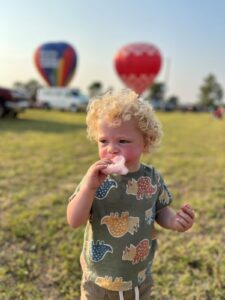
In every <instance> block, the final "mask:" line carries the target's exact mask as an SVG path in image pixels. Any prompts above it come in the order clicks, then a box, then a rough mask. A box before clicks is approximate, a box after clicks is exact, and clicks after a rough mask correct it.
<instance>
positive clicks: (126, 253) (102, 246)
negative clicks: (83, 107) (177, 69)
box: [67, 89, 194, 300]
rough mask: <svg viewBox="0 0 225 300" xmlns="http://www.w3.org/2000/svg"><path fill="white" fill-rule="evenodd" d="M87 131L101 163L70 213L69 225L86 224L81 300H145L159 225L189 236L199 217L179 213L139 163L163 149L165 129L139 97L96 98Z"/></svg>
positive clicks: (186, 209) (150, 170) (184, 210)
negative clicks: (143, 157) (158, 149)
mask: <svg viewBox="0 0 225 300" xmlns="http://www.w3.org/2000/svg"><path fill="white" fill-rule="evenodd" d="M87 131H88V136H89V138H91V139H92V140H94V141H96V142H97V145H98V153H99V160H98V161H96V162H95V163H93V164H92V165H91V166H90V168H89V169H88V171H87V173H86V174H85V176H84V177H83V179H82V181H81V183H80V184H79V186H78V187H77V189H76V191H75V193H74V194H73V195H72V196H71V197H70V202H69V204H68V207H67V220H68V223H69V224H70V225H71V226H72V227H74V228H77V227H79V226H81V225H82V224H86V229H85V234H84V243H83V250H82V254H81V267H82V271H83V278H82V283H81V299H82V300H86V299H88V300H101V299H110V300H111V299H120V300H122V299H127V300H128V299H130V300H133V299H135V300H137V299H142V300H147V299H149V298H150V290H151V286H152V284H153V283H152V276H151V266H152V262H153V259H154V254H155V250H156V235H155V231H154V222H155V221H156V222H157V223H158V224H159V225H160V226H162V227H164V228H167V229H171V230H175V231H180V232H184V231H186V230H188V229H189V228H191V227H192V225H193V222H194V212H193V211H192V209H191V207H190V206H189V205H183V206H182V207H181V209H180V210H179V211H178V212H174V211H173V210H172V209H171V208H170V207H169V205H170V203H171V201H172V196H171V194H170V192H169V190H168V188H167V186H166V184H165V182H164V180H163V178H162V176H161V175H160V173H159V172H158V171H157V170H156V169H155V168H154V167H153V166H148V165H146V164H143V163H141V161H140V160H141V156H142V154H145V153H152V151H153V150H154V149H155V148H156V147H157V146H159V143H160V140H161V135H162V131H161V126H160V123H159V121H158V120H157V119H156V117H155V115H154V112H153V110H152V107H151V105H150V104H149V103H147V102H146V101H144V100H142V99H141V98H139V97H138V95H137V94H136V93H135V92H133V91H131V90H129V89H126V90H122V91H121V92H119V93H112V92H108V93H106V94H105V95H103V96H102V97H99V98H96V99H94V100H92V101H91V102H90V104H89V106H88V112H87ZM121 157H122V159H121ZM117 161H119V162H120V164H121V165H120V166H119V167H118V166H116V164H117ZM123 162H124V165H123ZM113 164H114V165H115V168H114V165H113ZM110 167H111V168H110ZM121 170H122V171H121ZM121 174H122V175H121Z"/></svg>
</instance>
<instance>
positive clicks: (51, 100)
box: [37, 87, 89, 112]
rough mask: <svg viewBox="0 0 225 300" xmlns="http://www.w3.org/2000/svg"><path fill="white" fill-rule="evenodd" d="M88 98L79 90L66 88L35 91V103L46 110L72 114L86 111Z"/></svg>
mask: <svg viewBox="0 0 225 300" xmlns="http://www.w3.org/2000/svg"><path fill="white" fill-rule="evenodd" d="M88 101H89V99H88V97H87V96H85V95H84V94H82V93H81V92H80V90H79V89H70V88H66V87H44V88H40V89H38V91H37V102H38V104H39V105H40V106H41V107H44V108H47V109H51V108H53V109H60V110H69V111H72V112H77V111H86V107H87V105H88Z"/></svg>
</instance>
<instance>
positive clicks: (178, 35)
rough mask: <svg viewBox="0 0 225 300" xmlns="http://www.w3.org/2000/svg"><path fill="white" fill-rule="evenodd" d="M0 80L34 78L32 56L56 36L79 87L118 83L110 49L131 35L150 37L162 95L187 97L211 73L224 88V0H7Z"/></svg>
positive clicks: (0, 23) (1, 8)
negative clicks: (73, 57) (65, 46)
mask: <svg viewBox="0 0 225 300" xmlns="http://www.w3.org/2000/svg"><path fill="white" fill-rule="evenodd" d="M0 14H1V17H0V86H4V87H12V85H13V83H15V82H16V81H20V82H24V83H25V82H27V81H28V80H30V79H36V80H38V81H39V82H40V83H41V84H43V85H45V82H44V80H43V79H42V77H41V76H40V75H39V73H38V71H37V69H36V67H35V64H34V60H33V56H34V52H35V50H36V49H37V48H38V47H39V46H40V45H42V44H44V43H46V42H59V41H64V42H68V43H69V44H71V45H72V46H73V47H74V49H75V51H76V52H77V55H78V65H77V68H76V73H75V75H74V77H73V79H72V81H71V83H70V87H79V88H81V89H82V90H83V91H84V92H87V89H88V86H90V84H92V83H93V82H94V81H100V82H102V84H103V87H104V89H105V90H106V89H108V88H110V87H114V89H120V88H123V87H124V85H123V83H122V81H121V80H120V78H119V77H118V75H117V73H116V71H115V68H114V57H115V54H116V53H117V52H118V51H119V49H121V48H122V47H123V46H125V45H126V44H129V43H133V42H146V43H150V44H153V45H155V46H156V47H157V48H158V49H159V50H160V52H161V55H162V59H163V63H162V67H161V70H160V73H159V74H158V76H157V78H156V81H159V82H161V81H166V83H167V89H166V95H167V97H169V96H172V95H176V96H178V97H179V98H180V101H181V102H184V103H185V102H195V101H196V100H197V99H198V95H199V87H200V86H201V85H202V83H203V81H204V79H205V78H206V77H207V76H208V75H209V74H214V75H215V76H216V78H217V81H218V82H219V84H220V85H221V86H222V88H223V90H224V92H225V1H224V0H64V1H61V0H38V1H37V0H7V1H1V4H0Z"/></svg>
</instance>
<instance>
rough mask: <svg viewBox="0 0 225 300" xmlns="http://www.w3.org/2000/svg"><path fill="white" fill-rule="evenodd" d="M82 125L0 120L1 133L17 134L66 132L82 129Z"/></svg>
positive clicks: (83, 126)
mask: <svg viewBox="0 0 225 300" xmlns="http://www.w3.org/2000/svg"><path fill="white" fill-rule="evenodd" d="M84 128H86V126H85V125H84V124H73V123H65V122H62V121H60V122H57V121H55V120H54V121H52V120H32V119H7V118H6V119H0V133H1V132H6V131H7V132H10V131H12V132H17V133H22V132H25V131H39V132H57V133H61V132H68V131H76V130H80V129H84Z"/></svg>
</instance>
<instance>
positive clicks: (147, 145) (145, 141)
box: [144, 137, 150, 152]
mask: <svg viewBox="0 0 225 300" xmlns="http://www.w3.org/2000/svg"><path fill="white" fill-rule="evenodd" d="M149 145H150V140H149V138H147V137H145V138H144V152H148V149H149Z"/></svg>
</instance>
